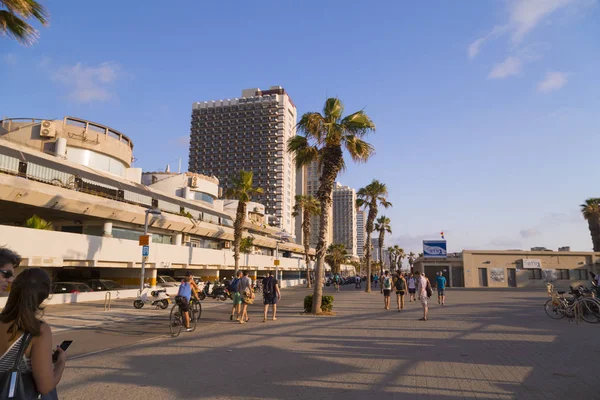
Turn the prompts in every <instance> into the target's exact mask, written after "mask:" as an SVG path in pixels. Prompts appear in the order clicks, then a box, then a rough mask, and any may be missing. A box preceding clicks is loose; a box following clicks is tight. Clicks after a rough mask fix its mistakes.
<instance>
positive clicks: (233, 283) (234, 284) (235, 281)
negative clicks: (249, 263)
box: [229, 278, 240, 292]
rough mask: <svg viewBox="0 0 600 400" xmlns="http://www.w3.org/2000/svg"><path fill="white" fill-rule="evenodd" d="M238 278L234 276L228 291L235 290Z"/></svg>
mask: <svg viewBox="0 0 600 400" xmlns="http://www.w3.org/2000/svg"><path fill="white" fill-rule="evenodd" d="M239 281H240V280H239V278H234V279H233V280H232V281H231V283H230V284H229V291H230V292H237V285H238V282H239Z"/></svg>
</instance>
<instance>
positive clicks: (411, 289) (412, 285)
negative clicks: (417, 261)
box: [406, 273, 417, 302]
mask: <svg viewBox="0 0 600 400" xmlns="http://www.w3.org/2000/svg"><path fill="white" fill-rule="evenodd" d="M406 281H407V283H408V297H409V300H410V301H411V302H412V301H413V300H414V301H417V299H416V296H415V293H416V291H417V280H416V279H415V277H414V276H413V274H412V273H410V274H409V275H408V279H407V280H406Z"/></svg>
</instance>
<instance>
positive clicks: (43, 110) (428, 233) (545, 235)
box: [0, 0, 600, 252]
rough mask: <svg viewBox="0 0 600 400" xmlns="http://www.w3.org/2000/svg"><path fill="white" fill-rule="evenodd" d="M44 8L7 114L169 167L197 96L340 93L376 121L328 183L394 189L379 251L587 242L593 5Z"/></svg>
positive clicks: (10, 53)
mask: <svg viewBox="0 0 600 400" xmlns="http://www.w3.org/2000/svg"><path fill="white" fill-rule="evenodd" d="M42 3H43V4H44V5H45V6H46V7H47V8H48V10H49V12H50V24H49V26H47V27H41V26H39V27H38V29H39V31H40V38H39V40H38V42H37V43H36V44H34V45H32V46H29V47H24V46H21V45H20V44H18V43H17V42H15V41H14V40H11V39H8V38H6V37H0V93H1V94H2V95H1V96H0V116H5V117H37V118H62V117H63V116H66V115H70V116H75V117H79V118H84V119H88V120H91V121H95V122H98V123H101V124H104V125H107V126H110V127H112V128H114V129H117V130H119V131H121V132H123V133H124V134H126V135H128V136H129V137H130V138H131V139H132V140H133V142H134V145H135V148H134V156H135V158H136V161H135V166H136V167H141V168H143V169H144V170H146V171H147V170H153V171H155V170H163V169H164V168H165V166H166V165H167V164H170V165H171V170H174V169H176V168H177V163H178V159H179V158H181V159H182V164H183V167H184V169H185V167H186V166H187V154H188V141H189V130H190V116H191V107H192V103H193V102H195V101H205V100H218V99H224V98H225V99H226V98H234V97H238V96H240V95H241V91H242V89H245V88H253V87H258V88H261V89H265V88H268V87H270V86H273V85H280V86H283V87H284V88H285V89H286V91H287V92H288V93H289V95H290V96H291V98H292V100H293V101H294V103H295V104H296V106H297V107H298V114H299V115H301V114H302V113H304V112H308V111H320V110H321V109H322V106H323V103H324V101H325V99H326V98H328V97H334V96H337V97H339V98H340V99H341V100H342V101H343V102H344V104H345V107H346V112H347V113H351V112H354V111H357V110H360V109H364V110H365V112H366V113H367V114H368V115H369V116H370V117H371V118H372V119H373V121H374V122H375V124H376V126H377V130H376V132H375V133H373V134H371V135H369V136H368V138H367V141H369V142H370V143H372V144H373V145H374V147H375V149H376V154H375V155H374V156H373V157H372V158H371V159H370V160H369V161H368V162H367V163H366V164H361V165H356V164H352V163H351V162H350V161H348V162H347V164H348V168H347V170H346V171H345V172H344V173H343V174H341V175H340V176H339V179H338V180H339V181H340V182H341V183H343V184H345V185H349V186H352V187H355V188H357V189H358V188H360V187H363V186H365V185H367V184H368V183H370V182H371V180H373V179H379V180H380V181H382V182H384V183H386V184H387V186H388V188H389V200H390V201H391V202H392V203H393V207H392V208H390V209H388V210H385V211H384V213H385V215H387V216H388V217H390V219H391V221H392V231H393V233H392V235H391V238H390V239H388V240H386V247H387V245H392V244H398V245H400V246H401V247H403V248H404V249H405V250H406V251H407V252H408V251H414V252H420V251H422V250H421V248H422V245H421V242H422V240H424V239H438V238H439V237H440V232H441V231H444V233H445V236H446V239H447V241H448V251H450V252H454V251H461V250H463V249H472V250H475V249H529V248H530V247H532V246H546V247H548V248H551V249H555V250H556V248H557V247H559V246H571V248H572V249H573V250H582V251H589V250H591V248H592V243H591V239H590V235H589V231H588V227H587V223H586V221H585V220H584V219H583V218H582V217H581V214H580V211H579V205H580V204H581V203H582V202H583V201H584V200H585V199H586V198H589V197H600V188H598V186H597V180H596V179H597V178H598V161H597V160H598V149H599V148H600V135H599V133H600V113H599V112H598V110H599V109H600V95H599V93H600V78H599V74H600V73H599V71H600V40H599V38H600V4H599V2H598V0H519V1H516V0H495V1H487V0H462V1H452V2H450V1H442V0H437V1H433V0H422V1H383V0H382V1H374V2H368V3H365V2H358V1H347V0H346V1H329V0H321V1H312V0H306V1H302V2H300V1H285V0H284V1H281V0H279V1H270V0H264V1H263V0H259V1H252V2H247V1H245V2H244V1H230V2H198V1H179V2H177V4H176V5H175V6H174V5H171V7H168V6H167V3H165V2H159V1H155V0H148V1H146V2H144V6H143V7H140V6H139V2H134V1H127V2H126V1H118V0H107V1H103V2H83V1H75V0H61V1H42Z"/></svg>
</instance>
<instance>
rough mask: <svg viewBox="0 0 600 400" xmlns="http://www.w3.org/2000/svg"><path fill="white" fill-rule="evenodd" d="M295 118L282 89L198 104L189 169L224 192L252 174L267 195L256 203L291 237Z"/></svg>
mask: <svg viewBox="0 0 600 400" xmlns="http://www.w3.org/2000/svg"><path fill="white" fill-rule="evenodd" d="M296 117H297V114H296V106H295V105H294V103H293V102H292V99H291V98H290V97H289V95H288V94H287V93H286V91H285V90H284V89H283V88H282V87H281V86H273V87H271V88H270V89H269V90H260V89H246V90H243V91H242V96H241V97H240V98H235V99H226V100H217V101H204V102H197V103H194V104H193V106H192V124H191V133H190V154H189V168H188V169H189V171H191V172H196V173H201V174H205V175H212V176H215V177H217V178H218V179H219V181H220V183H221V185H222V187H223V188H225V189H226V188H228V187H230V186H231V184H232V177H234V176H236V175H237V174H238V173H239V171H241V170H246V171H252V172H253V173H254V186H255V187H260V188H262V189H263V191H264V193H263V194H261V195H256V196H254V197H253V198H252V200H254V201H256V202H259V203H261V204H264V206H265V212H266V214H267V215H273V216H274V218H273V219H272V220H271V221H269V223H270V224H271V225H273V226H277V227H279V228H281V229H282V230H284V231H285V232H287V233H288V234H290V235H292V236H293V235H294V234H295V220H294V218H292V211H293V210H292V209H293V207H294V196H295V195H296V166H295V164H294V157H293V155H292V154H289V153H288V152H287V151H286V143H287V141H288V139H290V138H291V137H293V136H295V135H296Z"/></svg>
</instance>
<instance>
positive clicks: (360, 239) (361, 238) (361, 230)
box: [356, 209, 366, 257]
mask: <svg viewBox="0 0 600 400" xmlns="http://www.w3.org/2000/svg"><path fill="white" fill-rule="evenodd" d="M365 218H366V215H365V211H364V210H361V209H357V210H356V253H357V255H358V256H359V257H364V256H365V236H366V230H365V222H366V221H365Z"/></svg>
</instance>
